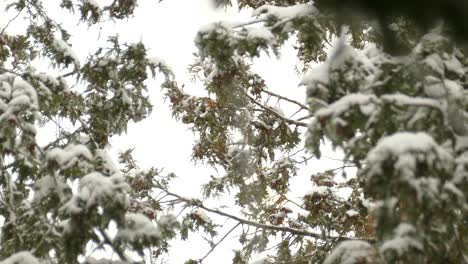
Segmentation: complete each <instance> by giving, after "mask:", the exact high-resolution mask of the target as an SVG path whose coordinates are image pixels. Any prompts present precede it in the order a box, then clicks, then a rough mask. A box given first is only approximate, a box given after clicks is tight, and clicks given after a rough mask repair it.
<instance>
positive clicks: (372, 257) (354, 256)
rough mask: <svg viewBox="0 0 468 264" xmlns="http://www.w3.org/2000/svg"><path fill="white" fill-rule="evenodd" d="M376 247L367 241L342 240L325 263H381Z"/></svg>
mask: <svg viewBox="0 0 468 264" xmlns="http://www.w3.org/2000/svg"><path fill="white" fill-rule="evenodd" d="M377 260H378V255H377V252H376V250H375V248H374V247H373V246H372V245H371V244H369V243H367V242H365V241H360V240H356V241H344V242H341V244H339V245H338V246H337V247H336V248H335V249H334V250H333V251H332V253H331V254H330V255H329V256H328V257H327V258H326V259H325V261H324V262H323V264H355V263H379V261H377Z"/></svg>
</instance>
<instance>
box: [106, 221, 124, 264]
mask: <svg viewBox="0 0 468 264" xmlns="http://www.w3.org/2000/svg"><path fill="white" fill-rule="evenodd" d="M99 233H100V234H101V235H102V237H103V238H104V242H105V243H106V244H107V245H109V246H110V247H111V248H112V250H114V252H115V253H117V255H118V256H119V258H120V259H121V260H123V261H125V262H128V258H127V257H126V256H125V254H124V253H123V252H122V250H121V249H120V248H118V247H117V246H116V245H114V243H113V242H112V240H111V239H110V238H109V236H108V235H107V233H106V231H105V230H104V229H102V228H99Z"/></svg>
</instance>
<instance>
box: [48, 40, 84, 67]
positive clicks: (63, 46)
mask: <svg viewBox="0 0 468 264" xmlns="http://www.w3.org/2000/svg"><path fill="white" fill-rule="evenodd" d="M52 45H53V46H54V48H55V49H57V51H59V52H61V53H62V54H63V55H64V56H65V57H69V58H71V59H72V61H73V64H74V65H75V67H76V68H79V67H80V59H79V57H78V55H77V54H76V53H75V52H74V51H73V49H72V48H71V47H70V46H69V45H68V44H67V43H66V42H65V41H63V40H62V39H57V38H54V39H53V40H52Z"/></svg>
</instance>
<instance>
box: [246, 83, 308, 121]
mask: <svg viewBox="0 0 468 264" xmlns="http://www.w3.org/2000/svg"><path fill="white" fill-rule="evenodd" d="M242 93H243V94H244V95H245V96H247V97H248V98H249V99H250V101H251V102H252V103H254V104H256V105H258V106H260V107H261V108H263V109H264V110H267V111H268V112H269V113H271V114H273V115H274V116H276V117H278V118H279V119H281V120H283V121H284V122H286V123H290V124H293V125H296V126H301V127H307V124H306V123H304V122H299V121H296V120H293V119H289V118H287V117H285V116H283V115H282V114H280V113H278V112H277V111H275V110H274V109H272V108H271V107H269V106H266V105H263V104H262V103H260V102H258V101H257V100H256V99H255V98H253V97H252V96H250V95H249V94H248V93H247V92H245V91H242Z"/></svg>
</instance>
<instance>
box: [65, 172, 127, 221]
mask: <svg viewBox="0 0 468 264" xmlns="http://www.w3.org/2000/svg"><path fill="white" fill-rule="evenodd" d="M127 189H128V184H127V183H126V182H125V180H124V178H123V176H122V175H121V174H118V173H116V174H114V175H112V176H105V175H102V174H101V173H99V172H92V173H89V174H87V175H86V176H84V177H83V178H81V179H80V182H79V191H78V193H77V194H76V195H75V196H73V197H72V199H70V200H69V201H68V202H67V203H66V204H65V205H64V206H63V207H62V210H65V211H67V212H68V213H71V214H75V213H80V212H82V210H84V209H88V208H90V207H92V206H94V205H98V204H99V205H112V204H123V205H127V204H128V203H129V202H128V197H127V194H126V191H127Z"/></svg>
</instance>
